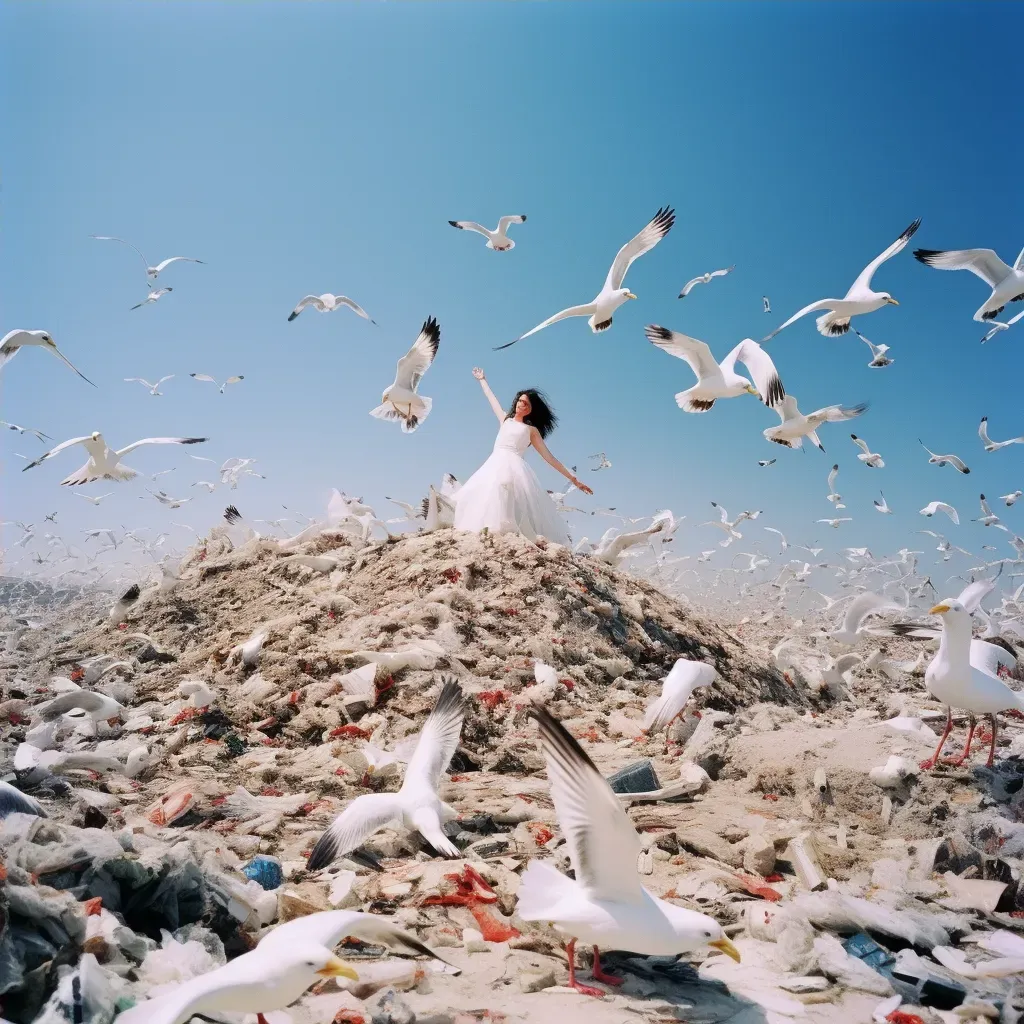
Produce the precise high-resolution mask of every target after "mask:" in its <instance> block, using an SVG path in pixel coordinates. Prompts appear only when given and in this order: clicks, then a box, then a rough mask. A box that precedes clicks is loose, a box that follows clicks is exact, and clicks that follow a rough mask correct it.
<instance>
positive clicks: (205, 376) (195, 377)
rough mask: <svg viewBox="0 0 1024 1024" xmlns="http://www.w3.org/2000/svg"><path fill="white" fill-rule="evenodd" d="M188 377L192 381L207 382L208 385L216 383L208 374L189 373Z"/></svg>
mask: <svg viewBox="0 0 1024 1024" xmlns="http://www.w3.org/2000/svg"><path fill="white" fill-rule="evenodd" d="M189 376H190V377H191V378H192V379H193V380H205V381H209V383H210V384H216V383H217V381H216V380H215V379H214V378H213V377H211V376H210V375H209V374H208V373H190V374H189Z"/></svg>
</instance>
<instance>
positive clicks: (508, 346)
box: [493, 338, 519, 352]
mask: <svg viewBox="0 0 1024 1024" xmlns="http://www.w3.org/2000/svg"><path fill="white" fill-rule="evenodd" d="M517 341H519V338H516V339H515V341H507V342H506V343H505V344H504V345H495V346H494V349H493V351H494V352H500V351H501V350H502V349H503V348H511V347H512V346H513V345H514V344H515V343H516V342H517Z"/></svg>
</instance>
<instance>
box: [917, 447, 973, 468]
mask: <svg viewBox="0 0 1024 1024" xmlns="http://www.w3.org/2000/svg"><path fill="white" fill-rule="evenodd" d="M917 443H918V444H919V445H920V446H921V447H922V448H923V449H924V450H925V451H926V452H927V453H928V455H929V459H928V465H929V466H932V465H934V466H944V465H946V463H947V462H948V463H949V464H950V465H951V466H952V467H953V468H954V469H955V470H956V471H957V472H958V473H970V470H969V469H968V468H967V466H966V465H965V464H964V460H963V459H961V458H958V457H957V456H956V455H936V454H935V452H933V451H932V450H931V448H929V447H928V446H927V445H926V444H925V443H924V441H922V440H921V438H918V439H917Z"/></svg>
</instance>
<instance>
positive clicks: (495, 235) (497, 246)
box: [448, 213, 526, 252]
mask: <svg viewBox="0 0 1024 1024" xmlns="http://www.w3.org/2000/svg"><path fill="white" fill-rule="evenodd" d="M448 223H449V224H451V226H452V227H453V228H458V229H459V230H460V231H475V232H476V233H477V234H478V235H483V236H484V238H486V239H487V246H486V247H487V248H488V249H493V250H494V251H495V252H508V251H509V249H514V248H515V247H516V243H515V242H513V241H512V239H511V238H509V237H508V229H509V227H510V226H511V225H512V224H525V223H526V214H525V213H513V214H510V215H509V216H507V217H502V218H501V219H500V220H499V221H498V226H497V227H496V228H495V229H494V230H493V231H488V229H487V228H485V227H484V226H483V224H477V222H476V221H475V220H450V221H448Z"/></svg>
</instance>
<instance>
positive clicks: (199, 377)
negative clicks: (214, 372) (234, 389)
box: [189, 373, 245, 395]
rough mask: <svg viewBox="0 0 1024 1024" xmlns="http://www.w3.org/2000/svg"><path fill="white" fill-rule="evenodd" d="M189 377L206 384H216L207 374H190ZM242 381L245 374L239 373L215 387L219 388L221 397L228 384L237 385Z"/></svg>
mask: <svg viewBox="0 0 1024 1024" xmlns="http://www.w3.org/2000/svg"><path fill="white" fill-rule="evenodd" d="M189 376H190V377H191V378H192V379H193V380H201V381H206V382H208V383H210V384H217V381H216V380H215V379H214V378H213V377H211V376H210V375H209V374H208V373H190V374H189ZM242 380H245V374H242V373H239V374H236V375H235V376H234V377H228V379H227V380H226V381H224V383H223V384H218V385H217V386H218V387H219V388H220V393H221V394H222V395H223V394H224V389H225V388H226V387H227V386H228V385H229V384H237V383H238V382H239V381H242Z"/></svg>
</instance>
